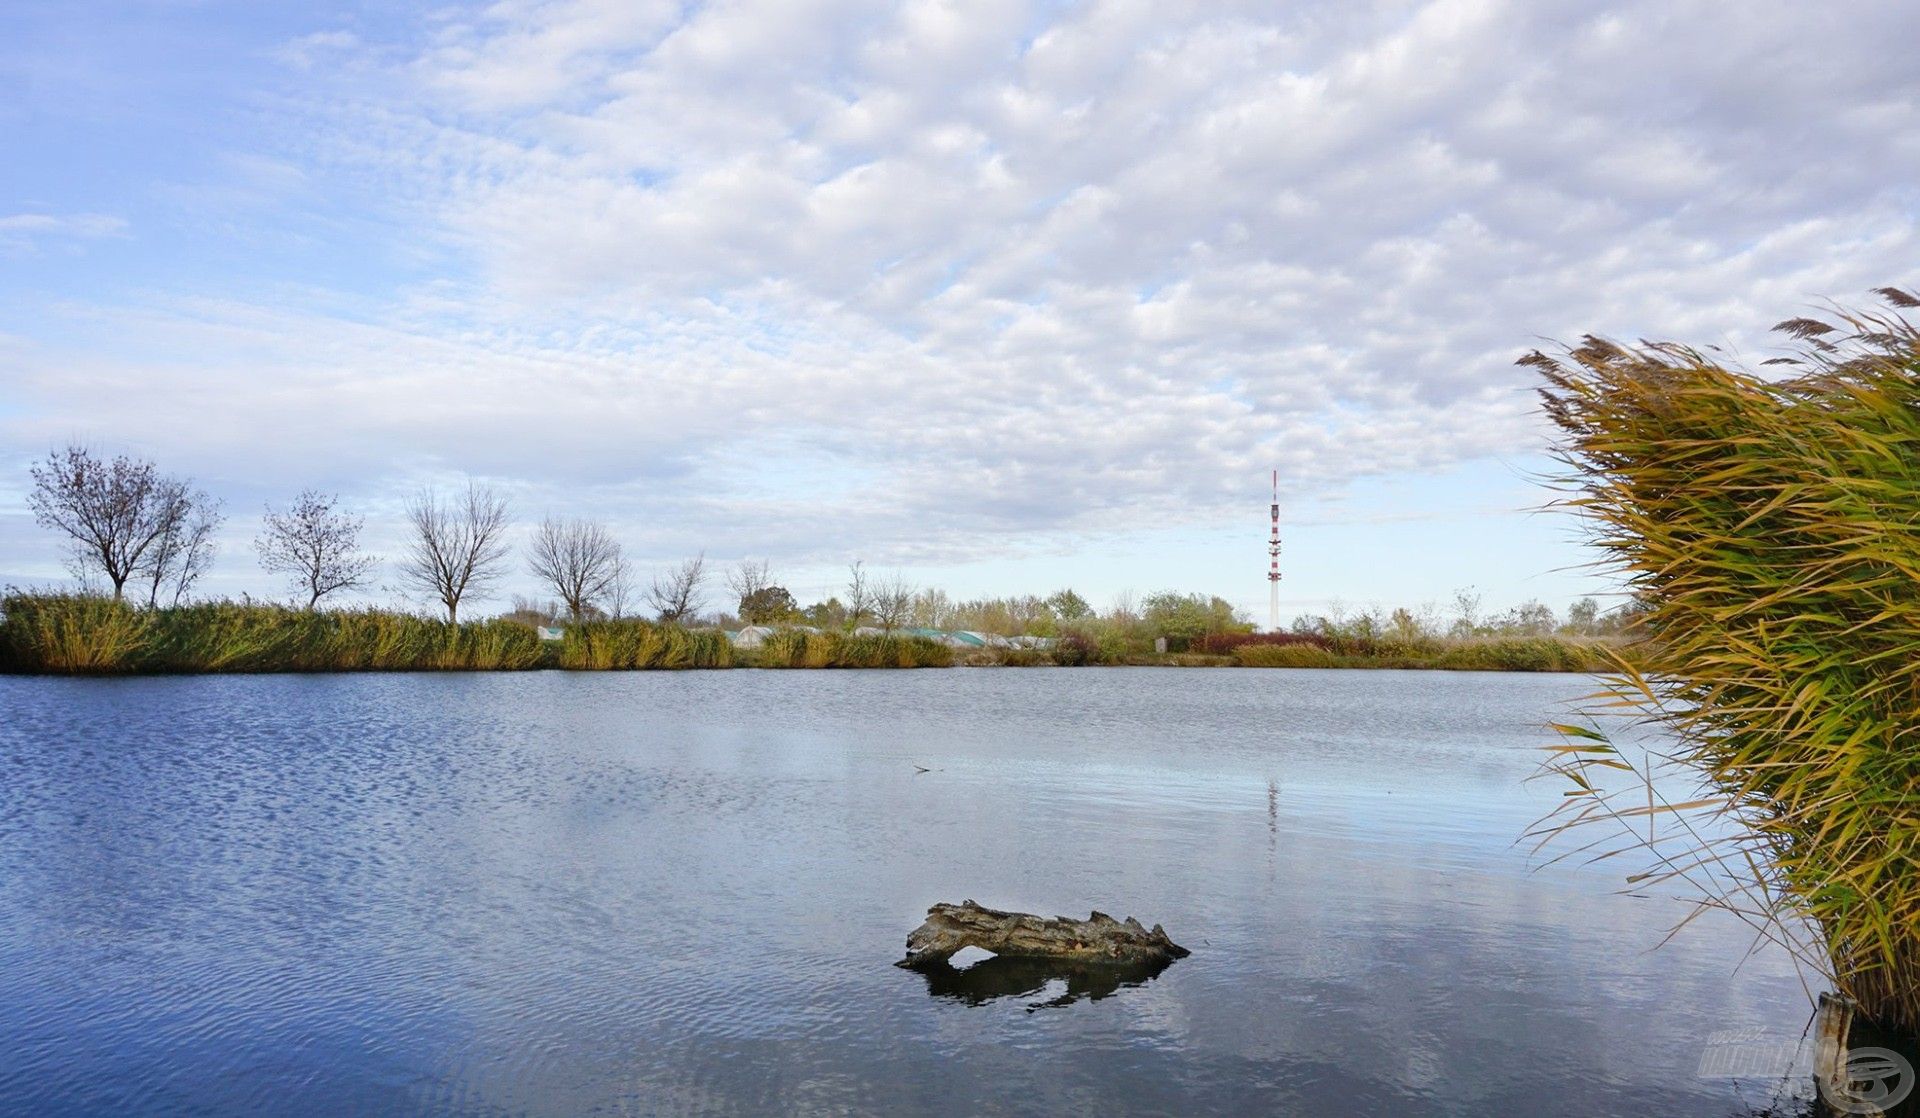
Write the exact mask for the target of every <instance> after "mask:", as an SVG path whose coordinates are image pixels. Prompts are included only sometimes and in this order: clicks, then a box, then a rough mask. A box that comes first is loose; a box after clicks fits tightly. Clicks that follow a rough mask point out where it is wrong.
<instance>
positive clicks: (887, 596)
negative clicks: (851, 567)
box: [872, 573, 914, 633]
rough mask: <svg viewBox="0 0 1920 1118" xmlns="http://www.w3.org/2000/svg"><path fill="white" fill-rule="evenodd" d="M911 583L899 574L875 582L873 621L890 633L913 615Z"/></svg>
mask: <svg viewBox="0 0 1920 1118" xmlns="http://www.w3.org/2000/svg"><path fill="white" fill-rule="evenodd" d="M913 599H914V588H913V584H912V583H910V582H908V581H907V580H906V579H905V578H904V577H902V576H901V575H899V574H897V573H896V574H893V575H891V576H889V577H887V578H884V579H881V580H880V581H879V582H877V583H875V584H874V586H873V591H872V601H873V607H872V608H873V621H874V624H876V625H878V626H880V628H882V629H884V630H886V631H887V632H889V633H891V632H893V631H894V630H895V629H898V628H900V627H901V626H902V625H905V624H906V623H907V619H908V618H910V617H911V616H912V615H913Z"/></svg>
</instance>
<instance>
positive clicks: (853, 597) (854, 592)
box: [847, 559, 873, 629]
mask: <svg viewBox="0 0 1920 1118" xmlns="http://www.w3.org/2000/svg"><path fill="white" fill-rule="evenodd" d="M872 612H873V587H872V586H871V585H870V584H869V583H868V581H867V569H866V567H865V566H863V565H862V564H861V562H860V560H858V559H855V560H854V561H853V566H851V567H848V568H847V628H849V629H858V628H859V627H860V622H861V621H862V620H864V619H865V618H866V616H867V614H869V613H872Z"/></svg>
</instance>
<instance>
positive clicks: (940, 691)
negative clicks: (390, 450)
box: [0, 669, 1808, 1118]
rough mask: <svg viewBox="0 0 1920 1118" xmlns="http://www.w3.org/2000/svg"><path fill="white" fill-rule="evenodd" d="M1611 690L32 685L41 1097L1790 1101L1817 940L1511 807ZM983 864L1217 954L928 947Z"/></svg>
mask: <svg viewBox="0 0 1920 1118" xmlns="http://www.w3.org/2000/svg"><path fill="white" fill-rule="evenodd" d="M1590 689H1591V685H1590V683H1589V682H1588V681H1586V680H1583V679H1581V678H1579V677H1573V676H1524V675H1491V674H1477V673H1475V674H1452V673H1399V672H1257V671H1192V670H1189V671H1179V670H1158V669H1108V670H1091V669H1083V670H1052V669H1049V670H1038V669H1036V670H1024V671H1017V670H1003V671H992V670H953V671H943V672H791V673H777V672H745V671H742V672H731V673H726V672H705V673H685V674H667V673H641V674H608V675H588V674H561V673H539V674H529V675H446V676H434V675H421V676H270V677H254V678H219V677H202V678H181V679H132V680H106V681H85V680H78V681H76V680H44V679H0V1112H4V1113H22V1114H29V1113H30V1114H35V1115H65V1114H109V1113H110V1114H217V1115H257V1114H355V1113H361V1114H410V1113H432V1114H473V1115H508V1114H554V1115H565V1114H629V1113H631V1114H647V1113H656V1112H689V1113H716V1114H727V1113H819V1112H831V1113H836V1114H841V1113H858V1114H865V1113H943V1114H971V1113H1034V1112H1091V1111H1093V1110H1094V1109H1095V1108H1101V1109H1104V1110H1108V1111H1111V1112H1112V1113H1129V1114H1130V1113H1140V1114H1198V1113H1274V1114H1300V1115H1308V1114H1313V1115H1320V1114H1363V1115H1372V1114H1377V1115H1396V1116H1401V1115H1405V1116H1418V1115H1442V1114H1445V1115H1525V1114H1566V1115H1661V1116H1673V1115H1712V1116H1716V1118H1719V1116H1727V1115H1736V1114H1746V1113H1749V1112H1750V1110H1751V1109H1754V1108H1758V1107H1760V1106H1762V1105H1764V1104H1765V1103H1766V1102H1767V1099H1768V1095H1769V1092H1770V1091H1771V1090H1772V1089H1773V1085H1770V1084H1754V1083H1745V1084H1742V1083H1736V1082H1730V1081H1725V1080H1711V1079H1702V1078H1699V1077H1698V1076H1697V1075H1696V1074H1695V1072H1696V1068H1697V1065H1698V1063H1699V1060H1700V1055H1701V1051H1702V1047H1703V1045H1704V1044H1705V1043H1706V1042H1707V1041H1708V1039H1709V1038H1710V1036H1711V1035H1712V1034H1713V1033H1715V1032H1716V1031H1718V1030H1723V1029H1731V1028H1757V1029H1763V1030H1767V1031H1769V1032H1773V1033H1778V1034H1781V1035H1783V1036H1788V1037H1792V1036H1797V1035H1798V1033H1799V1031H1800V1029H1801V1027H1802V1026H1803V1025H1804V1023H1805V1020H1806V1017H1807V1013H1808V1010H1807V1003H1806V998H1805V995H1804V994H1803V993H1802V991H1801V989H1800V986H1799V983H1798V980H1797V979H1796V978H1795V977H1794V976H1793V972H1792V970H1791V967H1790V966H1789V965H1788V964H1787V963H1786V962H1785V960H1784V959H1782V958H1780V957H1778V956H1775V955H1772V954H1768V953H1764V952H1763V953H1761V954H1759V955H1757V956H1755V957H1754V958H1751V959H1748V960H1747V961H1746V963H1745V964H1744V966H1742V967H1740V969H1739V970H1738V972H1737V973H1736V970H1735V968H1736V966H1737V965H1738V964H1739V963H1740V960H1741V957H1742V956H1743V955H1744V954H1745V952H1746V949H1747V946H1748V939H1749V937H1748V936H1747V935H1745V934H1743V933H1742V931H1741V930H1740V929H1739V928H1738V927H1736V926H1732V925H1729V924H1713V923H1702V924H1697V925H1695V927H1694V928H1692V929H1689V931H1688V933H1686V934H1685V935H1683V936H1682V938H1681V939H1679V940H1678V941H1676V942H1675V943H1674V944H1672V945H1669V946H1668V947H1666V948H1663V949H1661V950H1660V951H1658V952H1653V951H1651V950H1650V949H1651V948H1652V946H1653V945H1654V944H1655V943H1656V942H1657V941H1658V940H1659V939H1660V937H1661V935H1662V934H1663V933H1664V932H1665V930H1666V929H1667V928H1668V927H1669V926H1670V925H1671V924H1672V923H1673V921H1674V920H1675V919H1676V918H1677V917H1678V916H1679V915H1680V910H1679V909H1678V908H1676V907H1675V905H1674V904H1673V903H1672V902H1668V901H1661V900H1652V899H1636V898H1631V897H1624V896H1619V895H1617V894H1615V892H1614V890H1615V889H1616V888H1617V885H1618V876H1619V873H1618V871H1614V870H1612V869H1611V868H1608V869H1606V870H1605V871H1602V870H1598V869H1581V868H1575V867H1560V866H1556V867H1552V868H1547V869H1542V870H1538V871H1534V870H1532V869H1530V864H1529V860H1528V857H1527V853H1526V850H1525V848H1524V846H1520V847H1516V846H1515V845H1514V843H1515V839H1516V837H1517V836H1518V835H1519V834H1520V833H1521V832H1522V831H1524V830H1525V829H1526V827H1527V825H1528V824H1529V823H1530V822H1531V821H1532V820H1533V819H1534V818H1535V817H1537V816H1538V815H1539V814H1541V812H1542V811H1543V810H1544V809H1545V808H1547V807H1549V806H1551V803H1552V802H1553V801H1554V800H1555V798H1556V797H1557V796H1558V793H1559V788H1557V787H1554V786H1552V785H1550V784H1546V783H1544V782H1543V783H1535V784H1531V785H1529V784H1526V783H1524V780H1525V778H1526V777H1527V776H1528V775H1529V774H1530V773H1532V772H1533V771H1534V769H1535V768H1536V766H1537V764H1538V760H1539V753H1538V747H1539V746H1540V745H1541V744H1543V740H1544V738H1545V734H1544V732H1543V730H1542V729H1541V724H1542V723H1543V722H1545V721H1547V720H1549V719H1550V718H1553V717H1556V716H1559V715H1561V714H1563V713H1564V711H1563V708H1562V703H1563V702H1564V701H1565V700H1568V699H1571V698H1576V697H1578V696H1580V695H1582V694H1584V693H1585V692H1586V691H1588V690H1590ZM916 766H924V767H926V768H928V769H930V770H931V771H929V772H925V773H919V772H916ZM966 898H974V899H977V900H979V901H980V902H982V903H984V904H989V905H994V906H997V907H1007V908H1018V909H1025V910H1028V911H1038V912H1043V913H1056V912H1057V913H1066V914H1071V915H1080V916H1084V915H1085V914H1086V912H1087V910H1088V909H1090V908H1095V907H1097V908H1100V909H1101V910H1103V911H1106V912H1110V913H1113V914H1114V915H1116V916H1125V915H1129V914H1131V915H1136V916H1139V917H1140V918H1142V919H1143V920H1145V921H1146V922H1148V923H1153V922H1156V921H1158V922H1162V923H1164V924H1165V925H1166V927H1167V929H1168V931H1169V932H1170V933H1171V934H1172V935H1173V937H1174V938H1175V939H1177V940H1179V941H1180V942H1182V943H1183V944H1185V945H1186V946H1188V947H1190V948H1192V949H1193V952H1194V953H1193V956H1192V957H1191V958H1189V959H1186V960H1183V961H1181V962H1179V963H1176V964H1175V965H1174V966H1172V967H1171V968H1169V969H1167V970H1165V971H1164V972H1162V973H1160V974H1158V975H1154V976H1143V975H1135V976H1128V981H1126V982H1119V983H1115V982H1112V981H1109V982H1100V981H1098V980H1092V981H1090V980H1089V979H1088V978H1087V976H1075V975H1067V974H1053V973H1047V972H1046V971H1045V968H1040V969H1039V970H1036V969H1034V968H1032V967H1021V966H1013V965H1009V964H1008V963H1007V962H1006V961H1002V962H1001V963H1000V964H999V965H998V966H996V965H995V964H994V963H987V964H983V966H982V968H981V969H980V970H978V971H973V972H967V973H965V974H962V975H958V976H954V975H947V976H935V977H933V978H929V977H927V976H923V975H919V974H915V973H912V972H908V971H904V970H898V969H895V968H894V967H892V966H891V965H890V964H891V963H892V962H893V961H894V960H895V959H897V958H899V956H900V954H901V951H902V947H903V942H904V939H905V936H906V933H907V932H908V931H909V930H910V929H912V928H913V927H914V926H915V925H916V924H918V923H919V921H920V919H921V917H922V915H923V913H924V911H925V909H926V907H927V906H928V905H929V904H931V903H933V902H935V901H942V900H947V901H958V900H962V899H966Z"/></svg>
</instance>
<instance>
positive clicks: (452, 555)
mask: <svg viewBox="0 0 1920 1118" xmlns="http://www.w3.org/2000/svg"><path fill="white" fill-rule="evenodd" d="M407 522H408V523H409V524H410V525H411V526H412V527H413V539H412V541H411V542H410V543H409V544H408V547H407V555H406V558H405V559H403V560H402V561H401V564H400V577H401V579H402V580H404V581H405V582H406V583H407V584H408V585H410V586H412V587H413V588H414V589H416V590H418V591H420V592H421V593H423V594H430V595H432V596H433V597H435V598H438V599H439V600H440V602H441V604H442V605H445V606H446V607H447V620H448V621H458V620H460V602H461V600H462V599H463V598H468V597H473V598H479V597H484V596H485V594H486V592H487V591H488V590H489V589H491V588H492V587H493V586H494V584H495V583H497V582H498V581H499V579H500V576H501V574H502V571H503V568H504V567H505V565H506V560H507V556H508V553H509V550H510V549H509V548H508V545H507V541H506V533H507V501H506V498H504V497H502V496H500V495H499V494H497V493H495V492H494V491H493V488H492V487H491V486H485V485H481V484H480V483H479V482H474V481H469V482H468V483H467V491H466V493H464V494H462V495H460V496H457V497H455V498H453V499H452V500H451V501H447V502H442V501H441V500H440V499H439V498H438V497H437V496H435V495H434V492H433V490H431V489H423V490H421V491H420V492H419V493H418V494H417V495H415V497H414V498H413V500H411V501H409V502H407Z"/></svg>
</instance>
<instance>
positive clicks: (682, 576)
mask: <svg viewBox="0 0 1920 1118" xmlns="http://www.w3.org/2000/svg"><path fill="white" fill-rule="evenodd" d="M706 581H707V555H706V552H704V551H703V552H701V553H700V554H699V555H696V556H694V557H693V558H691V559H688V560H686V561H685V562H683V563H681V564H680V565H679V566H676V567H674V568H673V569H672V570H670V571H668V572H666V573H665V574H664V575H656V576H654V579H653V585H651V586H649V587H648V588H647V602H648V604H649V605H651V606H653V608H654V611H655V612H656V613H658V614H659V615H660V620H661V621H663V622H665V623H666V624H669V625H684V624H687V623H688V622H689V621H691V620H693V618H694V616H695V615H697V614H698V613H699V612H700V607H701V606H702V605H704V604H705V599H704V598H703V597H702V591H703V589H704V588H705V586H706Z"/></svg>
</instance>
